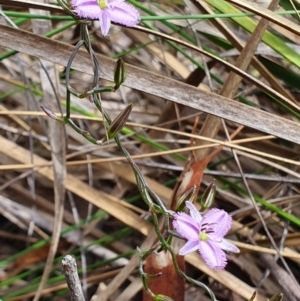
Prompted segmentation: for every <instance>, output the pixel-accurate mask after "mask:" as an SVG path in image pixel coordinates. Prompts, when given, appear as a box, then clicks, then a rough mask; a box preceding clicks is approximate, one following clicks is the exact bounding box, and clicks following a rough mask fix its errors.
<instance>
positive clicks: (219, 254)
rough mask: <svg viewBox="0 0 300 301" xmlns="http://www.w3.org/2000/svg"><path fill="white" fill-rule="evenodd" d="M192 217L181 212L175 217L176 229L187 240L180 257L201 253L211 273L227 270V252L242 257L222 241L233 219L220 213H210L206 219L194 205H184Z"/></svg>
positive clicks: (210, 211)
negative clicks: (215, 270)
mask: <svg viewBox="0 0 300 301" xmlns="http://www.w3.org/2000/svg"><path fill="white" fill-rule="evenodd" d="M185 204H186V206H187V208H188V209H189V210H190V215H188V214H186V213H183V212H179V213H176V214H175V215H174V220H173V227H174V228H175V230H176V231H177V232H178V233H179V234H180V235H181V236H182V237H183V238H185V239H186V240H187V242H186V244H185V245H184V246H183V247H182V248H181V249H180V250H179V255H186V254H188V253H191V252H194V251H196V250H198V251H199V253H200V255H201V257H202V258H203V260H204V261H205V262H206V264H207V265H208V266H209V267H210V268H212V269H224V268H225V266H226V264H227V258H226V254H225V252H224V251H223V250H225V251H230V252H234V253H239V252H240V251H239V249H238V248H237V247H236V246H235V245H233V244H231V243H230V242H229V241H227V240H226V239H224V238H223V237H224V236H225V235H226V234H227V232H228V231H229V230H230V228H231V223H232V218H231V216H230V215H229V214H228V213H227V212H225V211H224V210H220V209H216V208H214V209H211V210H209V211H208V212H207V213H206V214H205V215H204V216H202V215H201V213H200V212H199V211H198V210H197V208H196V207H195V206H194V205H193V204H192V203H191V202H185Z"/></svg>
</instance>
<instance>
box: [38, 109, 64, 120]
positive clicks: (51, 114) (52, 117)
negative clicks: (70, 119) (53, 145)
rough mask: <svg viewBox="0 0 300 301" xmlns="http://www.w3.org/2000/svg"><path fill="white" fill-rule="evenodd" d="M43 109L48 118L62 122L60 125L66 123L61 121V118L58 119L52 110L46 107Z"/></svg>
mask: <svg viewBox="0 0 300 301" xmlns="http://www.w3.org/2000/svg"><path fill="white" fill-rule="evenodd" d="M41 109H42V110H43V111H44V113H45V114H46V115H47V116H48V117H50V118H51V119H54V120H56V121H58V122H60V123H64V121H63V120H62V119H61V118H59V117H57V116H56V115H55V114H54V113H53V112H52V111H51V110H50V109H48V108H46V107H44V106H41Z"/></svg>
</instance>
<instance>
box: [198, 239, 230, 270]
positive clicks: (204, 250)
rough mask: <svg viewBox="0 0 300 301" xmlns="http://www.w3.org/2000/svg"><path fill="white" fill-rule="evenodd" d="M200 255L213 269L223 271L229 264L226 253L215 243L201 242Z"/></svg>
mask: <svg viewBox="0 0 300 301" xmlns="http://www.w3.org/2000/svg"><path fill="white" fill-rule="evenodd" d="M199 253H200V255H201V257H202V258H203V260H204V261H205V263H206V264H207V265H208V266H209V267H210V268H211V269H214V270H222V269H224V268H225V266H226V264H227V257H226V254H225V252H224V251H222V250H221V249H220V248H219V247H218V246H217V245H215V244H214V243H213V242H210V241H200V247H199Z"/></svg>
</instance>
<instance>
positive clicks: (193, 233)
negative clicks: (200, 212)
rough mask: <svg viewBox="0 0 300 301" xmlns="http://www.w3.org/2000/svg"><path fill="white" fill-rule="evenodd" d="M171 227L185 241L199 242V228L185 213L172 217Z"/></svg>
mask: <svg viewBox="0 0 300 301" xmlns="http://www.w3.org/2000/svg"><path fill="white" fill-rule="evenodd" d="M173 227H174V228H175V230H176V231H177V232H178V233H179V234H180V235H181V236H182V237H183V238H185V239H187V240H199V227H198V225H197V223H196V222H195V221H194V220H193V219H192V218H191V217H190V216H189V215H187V214H186V213H183V212H179V213H177V214H175V215H174V220H173Z"/></svg>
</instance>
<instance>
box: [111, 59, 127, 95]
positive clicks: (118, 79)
mask: <svg viewBox="0 0 300 301" xmlns="http://www.w3.org/2000/svg"><path fill="white" fill-rule="evenodd" d="M126 75H127V72H126V66H125V64H124V61H123V60H122V59H118V61H117V63H116V67H115V73H114V82H115V87H114V89H115V90H117V89H118V88H119V87H120V86H121V85H122V84H123V83H124V82H125V79H126Z"/></svg>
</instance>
